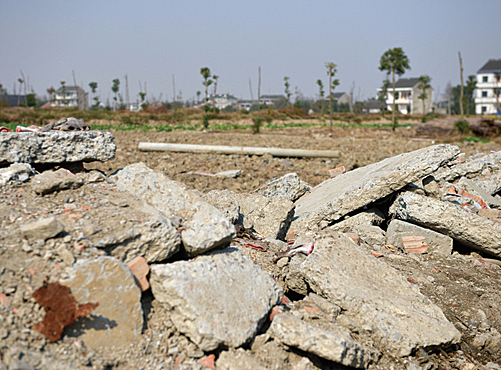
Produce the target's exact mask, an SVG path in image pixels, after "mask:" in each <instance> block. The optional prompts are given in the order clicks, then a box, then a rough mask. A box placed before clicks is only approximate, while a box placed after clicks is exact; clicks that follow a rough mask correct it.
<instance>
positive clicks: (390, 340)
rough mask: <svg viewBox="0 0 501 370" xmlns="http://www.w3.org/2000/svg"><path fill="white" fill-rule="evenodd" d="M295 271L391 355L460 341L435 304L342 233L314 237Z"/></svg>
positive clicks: (400, 354)
mask: <svg viewBox="0 0 501 370" xmlns="http://www.w3.org/2000/svg"><path fill="white" fill-rule="evenodd" d="M301 273H302V274H303V276H304V278H305V280H306V281H307V282H308V284H309V286H310V288H311V289H312V290H313V291H314V292H315V293H317V294H318V295H320V296H322V297H325V298H327V299H329V300H330V301H331V302H333V303H335V304H337V305H338V306H340V307H341V308H342V309H343V310H345V311H346V312H345V316H349V317H350V319H351V321H353V322H354V323H355V324H356V325H357V326H358V327H361V326H363V325H367V326H369V327H371V328H372V332H373V340H375V341H376V342H379V344H380V345H381V346H382V347H383V348H386V349H387V350H389V351H390V352H392V353H394V354H395V355H398V356H408V355H410V354H411V353H412V352H413V351H414V350H415V349H417V348H420V347H429V346H446V345H449V344H451V343H457V342H459V340H460V333H459V332H458V331H457V330H456V329H455V328H454V326H453V325H452V324H451V323H450V322H449V321H447V319H446V318H445V316H444V314H443V312H442V311H441V310H440V308H439V307H438V306H436V305H435V304H433V303H432V302H431V301H430V300H429V299H428V298H427V297H425V296H424V295H422V294H421V293H420V292H419V289H418V288H416V287H415V286H413V285H412V284H410V283H409V282H408V281H407V280H406V278H405V277H404V276H402V275H400V274H399V273H398V272H397V271H396V270H395V269H393V268H391V267H390V266H388V265H387V264H385V263H384V262H380V261H378V260H377V259H376V258H374V257H373V256H372V255H371V254H370V253H369V252H368V251H367V250H366V249H365V248H363V247H359V246H357V245H355V244H354V243H353V242H352V241H351V240H349V239H348V237H347V236H346V235H343V234H338V235H333V234H330V235H328V236H325V237H320V238H319V239H318V240H317V241H316V242H315V248H314V249H313V252H312V253H311V254H310V255H309V256H308V257H307V258H306V260H305V262H304V263H303V264H302V265H301Z"/></svg>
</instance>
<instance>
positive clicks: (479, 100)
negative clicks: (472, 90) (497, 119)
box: [475, 59, 501, 115]
mask: <svg viewBox="0 0 501 370" xmlns="http://www.w3.org/2000/svg"><path fill="white" fill-rule="evenodd" d="M500 91H501V59H491V60H489V61H488V62H487V63H485V65H484V66H483V67H482V68H480V69H479V70H478V72H477V89H476V97H475V113H476V114H497V115H500V114H501V110H500V101H499V100H500Z"/></svg>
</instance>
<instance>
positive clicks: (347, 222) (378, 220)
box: [329, 208, 386, 232]
mask: <svg viewBox="0 0 501 370" xmlns="http://www.w3.org/2000/svg"><path fill="white" fill-rule="evenodd" d="M385 219H386V218H385V216H384V214H383V212H381V211H380V210H379V209H377V208H369V209H366V210H362V211H360V212H359V213H357V214H355V215H353V216H350V217H348V216H345V218H344V219H343V220H342V221H339V222H336V223H335V224H334V225H332V226H329V229H331V230H334V231H342V232H346V231H348V230H349V229H351V228H354V227H357V226H380V225H382V224H383V223H384V221H385Z"/></svg>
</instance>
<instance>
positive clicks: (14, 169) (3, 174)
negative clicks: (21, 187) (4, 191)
mask: <svg viewBox="0 0 501 370" xmlns="http://www.w3.org/2000/svg"><path fill="white" fill-rule="evenodd" d="M34 175H35V170H34V169H33V167H31V166H30V165H29V164H28V163H13V164H11V165H10V166H9V167H6V168H0V186H5V185H7V184H8V183H9V182H13V181H17V182H25V181H28V180H29V178H30V177H31V176H34Z"/></svg>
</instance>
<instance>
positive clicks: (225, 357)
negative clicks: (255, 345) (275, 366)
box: [216, 348, 266, 370]
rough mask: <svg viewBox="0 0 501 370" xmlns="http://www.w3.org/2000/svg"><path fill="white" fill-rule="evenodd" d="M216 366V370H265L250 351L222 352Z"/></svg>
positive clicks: (239, 349) (241, 349) (240, 349)
mask: <svg viewBox="0 0 501 370" xmlns="http://www.w3.org/2000/svg"><path fill="white" fill-rule="evenodd" d="M216 366H217V369H218V370H266V367H263V366H262V365H261V364H260V363H259V361H258V359H257V358H255V357H254V356H252V354H251V352H250V351H246V350H244V349H243V348H238V349H237V350H236V351H223V352H221V354H220V355H219V357H218V359H217V361H216Z"/></svg>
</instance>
